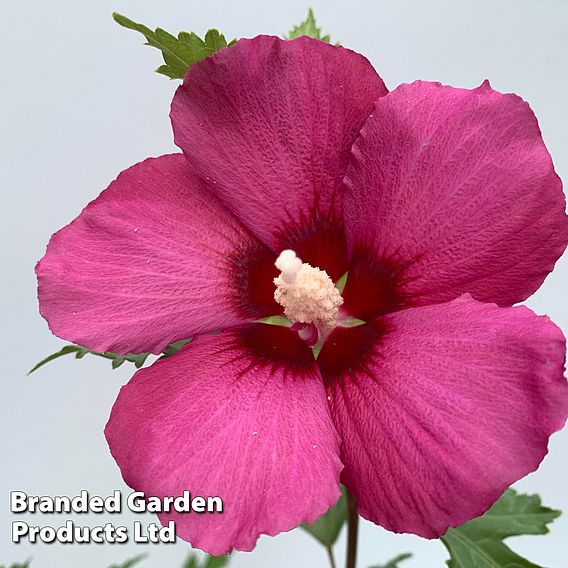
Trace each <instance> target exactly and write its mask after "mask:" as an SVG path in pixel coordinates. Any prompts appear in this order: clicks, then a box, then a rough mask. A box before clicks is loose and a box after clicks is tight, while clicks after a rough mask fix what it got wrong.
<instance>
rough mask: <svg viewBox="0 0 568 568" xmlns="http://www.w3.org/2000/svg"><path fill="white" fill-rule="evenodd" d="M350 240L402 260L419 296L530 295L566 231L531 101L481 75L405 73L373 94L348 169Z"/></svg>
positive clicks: (409, 288)
mask: <svg viewBox="0 0 568 568" xmlns="http://www.w3.org/2000/svg"><path fill="white" fill-rule="evenodd" d="M346 184H347V186H348V188H349V189H348V190H347V193H346V198H345V217H346V218H345V224H346V231H347V237H348V243H349V246H350V249H351V251H358V250H359V251H360V250H361V249H364V250H368V249H372V250H373V253H374V257H375V259H376V260H377V261H378V262H379V263H380V262H381V261H382V262H383V263H385V264H387V265H388V266H391V265H393V264H394V265H396V266H398V267H399V268H401V269H402V270H401V272H400V273H399V274H398V278H399V280H400V282H401V283H402V285H401V293H402V294H403V295H404V296H405V297H407V298H410V299H411V301H412V303H414V304H415V305H416V304H419V305H425V304H430V303H434V302H444V301H448V300H451V299H453V298H455V297H457V296H459V295H460V294H462V293H465V292H469V293H471V294H472V295H473V296H474V297H475V298H476V299H478V300H483V301H490V302H496V303H498V304H500V305H511V304H514V303H516V302H519V301H521V300H523V299H525V298H527V297H528V296H529V295H530V294H532V293H533V292H534V291H535V290H536V289H537V288H538V287H539V286H540V284H541V283H542V281H543V280H544V278H545V277H546V275H547V274H548V273H549V272H550V271H551V270H552V268H553V266H554V263H555V261H556V260H557V259H558V258H559V257H560V255H561V254H562V252H563V251H564V249H565V247H566V243H567V242H568V219H567V217H566V214H565V212H564V208H565V199H564V195H563V193H562V184H561V182H560V179H559V178H558V176H557V175H556V173H555V172H554V168H553V164H552V161H551V158H550V156H549V154H548V152H547V150H546V147H545V146H544V143H543V141H542V138H541V133H540V130H539V127H538V124H537V121H536V118H535V116H534V114H533V113H532V111H531V109H530V108H529V106H528V105H527V103H525V102H524V101H522V100H521V99H520V98H519V97H517V96H516V95H512V94H508V95H503V94H500V93H497V92H496V91H494V90H493V89H491V87H490V86H489V84H488V83H484V84H483V85H482V86H481V87H479V88H478V89H474V90H472V91H469V90H465V89H454V88H452V87H446V86H442V85H439V84H437V83H425V82H416V83H413V84H412V85H402V86H400V87H399V88H397V89H396V90H395V91H393V92H392V93H390V94H389V95H387V96H386V97H384V98H382V99H380V100H379V101H378V103H377V105H376V108H375V110H374V112H373V114H372V116H371V118H369V120H368V122H367V124H366V125H365V127H364V128H363V129H362V132H361V137H360V138H359V139H358V140H357V142H356V144H355V146H354V156H353V160H352V163H351V165H350V167H349V169H348V172H347V176H346Z"/></svg>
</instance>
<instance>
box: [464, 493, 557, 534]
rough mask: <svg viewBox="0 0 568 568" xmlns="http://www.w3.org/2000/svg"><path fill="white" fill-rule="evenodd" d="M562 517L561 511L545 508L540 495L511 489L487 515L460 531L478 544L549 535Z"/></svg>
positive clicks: (474, 520) (466, 525)
mask: <svg viewBox="0 0 568 568" xmlns="http://www.w3.org/2000/svg"><path fill="white" fill-rule="evenodd" d="M560 514H561V513H560V511H555V510H553V509H549V508H548V507H543V506H542V502H541V499H540V497H539V496H538V495H519V494H518V493H517V492H516V491H515V490H514V489H507V491H505V493H504V494H503V496H502V497H501V499H499V501H497V503H495V505H493V507H491V509H489V511H487V512H486V513H485V515H483V516H481V517H479V518H477V519H473V520H472V521H469V523H466V524H465V525H463V526H462V527H460V530H461V531H462V532H463V533H466V534H468V535H470V537H471V538H473V539H475V540H480V539H482V538H494V539H495V538H496V539H504V538H508V537H510V536H516V535H524V534H546V533H548V532H549V529H548V526H547V525H548V524H550V523H551V522H552V521H554V519H556V518H557V517H559V516H560Z"/></svg>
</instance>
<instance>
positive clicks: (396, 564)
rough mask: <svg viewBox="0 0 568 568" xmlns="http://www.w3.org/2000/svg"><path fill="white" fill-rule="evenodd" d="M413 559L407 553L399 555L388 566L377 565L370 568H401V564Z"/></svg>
mask: <svg viewBox="0 0 568 568" xmlns="http://www.w3.org/2000/svg"><path fill="white" fill-rule="evenodd" d="M409 558H412V554H410V552H405V553H404V554H399V555H398V556H397V557H396V558H393V559H392V560H389V561H388V562H387V563H386V564H377V565H376V566H370V568H400V563H401V562H404V560H408V559H409Z"/></svg>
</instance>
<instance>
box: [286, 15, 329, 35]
mask: <svg viewBox="0 0 568 568" xmlns="http://www.w3.org/2000/svg"><path fill="white" fill-rule="evenodd" d="M302 36H308V37H313V38H314V39H319V40H320V41H324V42H325V43H330V41H331V38H330V36H329V34H327V35H322V32H321V28H318V27H317V23H316V18H315V16H314V11H313V10H312V9H311V8H309V9H308V16H307V18H306V19H305V20H304V21H303V22H302V23H300V24H298V25H297V26H294V27H293V28H292V29H291V30H290V32H289V33H288V35H287V36H286V39H296V38H298V37H302Z"/></svg>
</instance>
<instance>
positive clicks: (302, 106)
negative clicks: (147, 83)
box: [171, 36, 387, 249]
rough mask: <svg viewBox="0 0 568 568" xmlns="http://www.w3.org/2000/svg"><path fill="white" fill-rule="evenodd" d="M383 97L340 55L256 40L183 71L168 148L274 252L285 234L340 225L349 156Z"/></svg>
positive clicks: (361, 61) (356, 64) (357, 65)
mask: <svg viewBox="0 0 568 568" xmlns="http://www.w3.org/2000/svg"><path fill="white" fill-rule="evenodd" d="M386 92H387V90H386V87H385V86H384V83H383V82H382V80H381V78H380V77H379V76H378V75H377V73H376V72H375V70H374V69H373V67H372V66H371V64H370V63H369V62H368V61H367V60H366V59H365V58H364V57H363V56H361V55H359V54H357V53H354V52H353V51H350V50H348V49H345V48H343V47H336V46H332V45H328V44H326V43H323V42H321V41H317V40H314V39H311V38H307V37H302V38H299V39H296V40H293V41H287V40H281V39H279V38H277V37H270V36H259V37H257V38H255V39H251V40H240V41H239V42H237V44H236V45H234V46H232V47H230V48H228V49H223V50H222V51H220V52H218V53H216V54H214V55H213V56H212V57H208V58H206V59H204V60H203V61H200V62H199V63H196V64H195V65H192V66H191V68H190V69H189V71H188V73H187V75H186V76H185V79H184V83H183V85H182V86H181V87H180V88H179V89H178V90H177V92H176V95H175V97H174V100H173V103H172V110H171V119H172V124H173V128H174V133H175V141H176V144H177V145H178V146H179V147H180V148H181V149H182V150H183V151H184V153H185V154H186V156H187V157H188V159H189V161H190V162H191V164H192V166H193V167H194V168H195V170H196V171H197V172H198V173H199V174H200V175H201V176H202V177H203V178H207V179H210V180H211V181H212V183H213V185H214V189H215V191H216V193H217V195H218V196H219V197H220V198H221V199H222V201H224V202H225V203H226V204H227V205H228V206H229V208H230V209H231V210H232V211H234V212H235V213H236V214H237V215H238V216H239V218H240V219H241V220H242V221H243V222H244V223H245V224H246V225H247V226H248V227H249V228H250V229H251V230H252V231H253V232H254V233H255V234H256V235H257V236H259V237H260V238H262V239H263V240H264V242H266V243H267V244H269V245H270V246H271V247H273V248H274V249H279V248H280V247H281V246H282V239H283V238H285V237H284V235H283V234H282V233H283V232H284V231H285V230H288V232H289V230H290V229H291V228H296V226H299V225H300V224H301V223H303V224H305V223H306V222H307V221H308V220H312V219H314V218H319V219H324V220H325V219H328V218H330V217H331V218H335V219H341V213H342V190H341V189H340V187H341V182H342V179H343V176H344V174H345V170H346V167H347V163H348V160H349V155H350V149H351V146H352V144H353V141H354V140H355V137H356V135H357V133H358V132H359V129H360V128H361V126H362V125H363V124H364V122H365V120H366V119H367V117H368V115H369V113H370V112H371V110H372V108H373V103H374V102H375V101H376V100H377V99H378V98H380V97H381V96H383V95H385V94H386Z"/></svg>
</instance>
